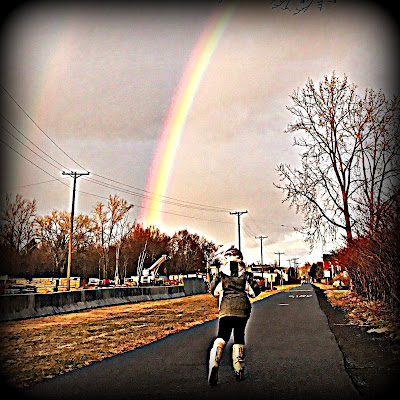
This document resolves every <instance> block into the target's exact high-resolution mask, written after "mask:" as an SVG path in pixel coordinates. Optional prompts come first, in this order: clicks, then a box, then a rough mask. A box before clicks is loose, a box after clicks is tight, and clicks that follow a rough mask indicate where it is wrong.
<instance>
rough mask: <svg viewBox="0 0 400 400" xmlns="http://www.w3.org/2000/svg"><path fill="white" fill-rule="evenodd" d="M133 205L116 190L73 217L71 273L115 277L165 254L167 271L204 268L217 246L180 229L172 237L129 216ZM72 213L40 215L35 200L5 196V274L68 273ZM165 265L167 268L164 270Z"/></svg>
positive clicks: (0, 231) (0, 264)
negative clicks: (105, 198)
mask: <svg viewBox="0 0 400 400" xmlns="http://www.w3.org/2000/svg"><path fill="white" fill-rule="evenodd" d="M132 208H133V205H132V204H129V203H128V201H126V200H124V199H122V198H119V197H118V196H116V195H110V196H109V198H108V202H107V204H103V203H102V202H98V203H97V204H96V205H95V206H94V208H93V210H92V212H91V214H90V215H84V214H77V215H76V216H75V217H74V224H73V226H74V232H73V236H72V239H73V240H72V254H73V257H72V265H71V276H80V277H81V278H83V279H88V278H89V277H98V278H100V279H113V278H114V277H115V271H116V270H117V271H118V275H119V277H120V278H121V277H122V278H124V277H128V276H131V275H136V274H137V271H138V267H139V260H141V262H142V263H143V264H142V265H143V266H144V268H147V267H149V266H150V265H151V264H152V263H153V262H154V261H156V260H157V259H158V258H159V257H161V256H162V255H163V254H167V255H169V256H170V259H169V260H168V261H167V262H166V263H165V264H164V265H163V266H162V268H161V269H162V270H163V271H165V273H166V274H187V273H191V272H197V271H205V268H206V260H207V259H210V258H212V257H213V255H214V254H215V252H216V251H217V249H218V248H219V246H218V245H216V244H215V243H213V242H212V241H209V240H207V239H206V238H205V237H203V236H202V237H200V236H199V235H197V234H196V233H189V232H188V231H187V230H180V231H178V232H176V233H175V234H174V235H172V236H170V235H167V234H165V233H162V232H161V231H160V230H159V229H158V228H157V227H155V226H150V227H144V226H143V225H142V224H141V223H139V222H137V221H134V222H130V221H129V214H130V211H131V210H132ZM70 226H71V213H69V212H67V211H58V210H53V211H52V212H51V213H50V214H48V215H44V216H41V215H38V214H37V203H36V200H28V199H25V198H23V197H22V196H21V195H20V194H17V195H16V196H15V198H12V197H11V196H10V195H9V194H7V195H6V201H5V205H4V207H3V208H2V210H1V225H0V257H1V259H0V274H2V275H6V274H7V275H10V276H13V277H26V278H31V277H33V276H35V277H36V276H48V277H64V276H66V268H67V260H68V243H69V234H70ZM164 269H165V270H164Z"/></svg>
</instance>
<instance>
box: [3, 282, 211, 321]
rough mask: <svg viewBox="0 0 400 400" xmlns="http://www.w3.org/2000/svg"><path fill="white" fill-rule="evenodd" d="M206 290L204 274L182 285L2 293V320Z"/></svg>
mask: <svg viewBox="0 0 400 400" xmlns="http://www.w3.org/2000/svg"><path fill="white" fill-rule="evenodd" d="M201 293H206V289H205V283H204V281H203V279H201V278H185V279H184V285H183V286H141V287H127V288H112V289H87V290H76V291H69V292H55V293H30V294H15V295H2V296H0V321H12V320H16V319H24V318H32V317H42V316H46V315H54V314H63V313H68V312H74V311H82V310H86V309H90V308H97V307H105V306H112V305H118V304H128V303H138V302H142V301H150V300H165V299H173V298H178V297H183V296H192V295H194V294H201Z"/></svg>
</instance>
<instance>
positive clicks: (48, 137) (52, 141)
mask: <svg viewBox="0 0 400 400" xmlns="http://www.w3.org/2000/svg"><path fill="white" fill-rule="evenodd" d="M0 87H1V88H2V89H3V90H4V92H6V93H7V95H8V96H9V97H10V98H11V100H12V101H13V102H14V103H15V104H16V105H17V106H18V107H19V109H20V110H21V111H22V112H23V113H24V114H25V115H26V116H27V117H28V118H29V119H30V120H31V121H32V122H33V124H34V125H35V126H36V127H37V128H38V129H39V130H40V131H41V132H42V133H43V134H44V135H45V136H46V137H47V139H49V140H50V141H51V143H53V144H54V146H56V147H57V148H58V149H59V150H60V151H61V152H62V153H64V154H65V155H66V156H67V157H68V158H69V159H70V160H71V161H72V162H74V163H75V164H76V165H78V167H79V168H82V169H83V170H85V171H87V170H86V168H84V167H82V165H80V164H79V163H78V162H77V161H75V160H74V159H73V158H72V157H70V156H69V155H68V154H67V153H66V152H65V151H64V150H63V149H62V148H61V147H60V146H59V145H58V144H57V143H56V142H55V141H54V140H53V139H52V138H51V137H50V136H49V135H47V133H46V132H45V131H44V130H43V129H42V128H41V127H40V126H39V125H38V124H37V123H36V122H35V121H34V120H33V118H32V117H31V116H30V115H29V114H28V113H27V112H26V111H25V110H24V109H23V108H22V107H21V106H20V105H19V104H18V102H17V100H15V99H14V97H13V96H11V94H10V93H9V92H8V91H7V89H6V88H5V87H4V86H3V85H2V84H1V83H0Z"/></svg>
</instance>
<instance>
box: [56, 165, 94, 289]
mask: <svg viewBox="0 0 400 400" xmlns="http://www.w3.org/2000/svg"><path fill="white" fill-rule="evenodd" d="M62 174H63V175H68V176H70V177H71V178H74V187H73V190H72V209H71V226H70V230H69V243H68V267H67V290H70V277H71V262H72V234H73V232H74V214H75V191H76V179H77V178H80V177H81V176H82V175H89V174H90V172H75V171H74V172H73V171H71V172H65V171H62Z"/></svg>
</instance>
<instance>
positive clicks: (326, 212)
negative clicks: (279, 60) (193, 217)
mask: <svg viewBox="0 0 400 400" xmlns="http://www.w3.org/2000/svg"><path fill="white" fill-rule="evenodd" d="M290 97H291V100H292V102H293V104H292V105H291V106H288V107H287V109H288V111H289V112H290V113H291V114H292V116H293V117H294V122H291V123H289V124H288V127H287V129H286V132H287V133H293V134H295V138H294V145H295V146H297V147H299V148H300V163H299V166H298V167H293V166H291V165H289V164H280V165H279V166H278V167H277V172H278V174H279V176H280V182H279V183H278V184H276V185H275V186H276V187H278V188H280V189H282V191H283V192H284V193H285V195H286V197H285V200H284V201H287V202H288V203H289V205H290V206H291V207H294V208H295V209H296V211H297V212H299V213H301V214H302V216H303V228H302V231H303V232H304V234H305V235H306V240H307V241H308V243H309V244H310V246H311V247H313V246H314V244H315V243H316V242H322V243H323V244H326V243H329V241H330V240H339V241H342V243H343V244H342V245H341V246H340V247H339V248H337V249H335V254H336V256H337V259H338V260H339V262H340V263H341V264H342V265H343V266H344V267H345V268H346V270H347V271H348V273H349V275H350V278H351V280H352V283H353V286H354V288H355V290H356V291H357V292H358V293H359V294H361V295H363V296H366V297H367V298H369V299H371V300H381V301H384V302H385V303H386V304H387V305H388V306H389V307H391V308H392V309H397V310H400V301H399V297H398V293H399V289H400V257H399V250H398V248H399V246H398V243H399V232H400V226H399V225H400V223H399V211H400V207H399V203H400V196H399V176H400V157H399V156H400V141H399V133H400V107H399V97H398V96H393V97H391V98H387V97H386V96H385V94H384V93H383V91H382V90H378V91H375V90H373V89H365V91H364V92H363V93H361V94H360V93H359V92H358V91H357V86H356V85H355V84H352V83H350V82H349V80H348V77H347V76H346V75H344V77H343V79H340V78H339V77H337V76H336V74H335V73H334V72H333V73H332V75H331V77H328V76H325V77H324V79H323V80H322V81H321V82H319V84H317V85H316V84H314V82H313V81H312V80H311V79H308V81H307V83H306V85H305V87H304V88H303V89H301V90H300V89H297V90H295V91H294V92H293V94H292V95H291V96H290Z"/></svg>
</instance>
